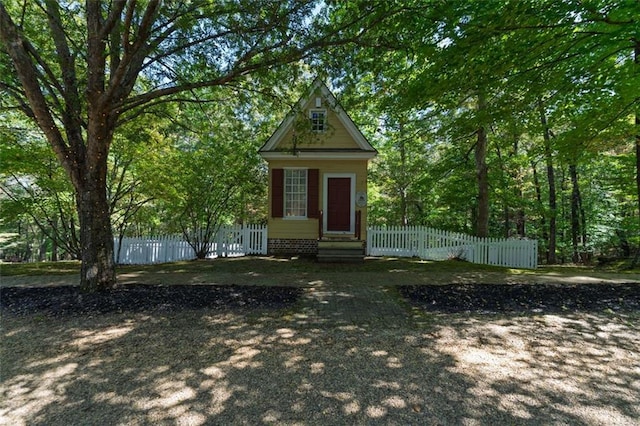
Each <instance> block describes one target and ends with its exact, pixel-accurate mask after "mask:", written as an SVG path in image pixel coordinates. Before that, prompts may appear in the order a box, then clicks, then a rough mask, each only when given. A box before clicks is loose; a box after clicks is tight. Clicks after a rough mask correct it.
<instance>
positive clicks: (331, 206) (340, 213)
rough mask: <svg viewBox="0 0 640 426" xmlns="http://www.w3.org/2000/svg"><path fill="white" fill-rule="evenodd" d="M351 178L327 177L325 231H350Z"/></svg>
mask: <svg viewBox="0 0 640 426" xmlns="http://www.w3.org/2000/svg"><path fill="white" fill-rule="evenodd" d="M351 203H352V200H351V178H348V177H339V178H328V179H327V232H350V231H351Z"/></svg>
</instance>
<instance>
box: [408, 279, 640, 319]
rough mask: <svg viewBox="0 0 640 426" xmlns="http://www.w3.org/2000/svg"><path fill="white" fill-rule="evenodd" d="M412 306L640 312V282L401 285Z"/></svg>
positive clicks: (492, 310)
mask: <svg viewBox="0 0 640 426" xmlns="http://www.w3.org/2000/svg"><path fill="white" fill-rule="evenodd" d="M399 291H400V294H402V296H403V297H404V298H405V299H407V300H408V301H409V302H410V303H411V305H413V306H415V307H418V308H420V309H424V310H425V311H429V312H440V313H460V312H473V313H557V312H602V311H607V310H610V311H615V312H629V311H636V312H640V284H633V283H629V284H571V285H569V284H450V285H434V286H401V287H400V288H399Z"/></svg>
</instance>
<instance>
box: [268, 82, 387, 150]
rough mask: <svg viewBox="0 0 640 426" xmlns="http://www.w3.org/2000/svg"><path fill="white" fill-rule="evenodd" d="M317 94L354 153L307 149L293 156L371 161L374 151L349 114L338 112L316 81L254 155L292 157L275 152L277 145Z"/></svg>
mask: <svg viewBox="0 0 640 426" xmlns="http://www.w3.org/2000/svg"><path fill="white" fill-rule="evenodd" d="M317 91H319V92H320V94H321V96H322V97H323V98H324V99H325V100H326V101H327V103H328V104H329V106H330V107H331V109H333V111H335V113H336V116H337V118H338V120H339V121H340V122H341V123H342V125H343V126H344V127H345V129H346V130H347V132H348V133H349V135H350V136H351V138H353V141H354V142H355V143H356V144H357V147H358V148H357V149H349V150H331V149H322V148H317V149H307V150H296V153H295V156H297V157H307V158H311V157H313V158H373V157H375V156H376V155H377V154H378V151H377V150H376V149H375V148H374V147H373V146H371V144H370V143H369V141H368V140H367V138H365V137H364V135H363V134H362V132H361V131H360V129H358V127H357V126H356V125H355V123H354V122H353V120H351V117H349V114H347V113H346V111H345V110H344V109H343V108H342V106H341V105H340V103H339V102H338V100H337V99H336V97H335V96H334V95H333V93H331V91H330V90H329V88H328V87H327V85H326V84H324V82H323V81H322V80H321V79H320V78H319V77H316V78H315V80H314V81H313V84H312V85H311V87H310V88H309V90H307V95H306V96H303V97H302V98H300V100H298V102H297V104H296V107H294V108H292V110H291V111H290V112H289V114H287V116H286V117H285V119H284V120H283V121H282V122H281V123H280V125H279V126H278V128H277V129H276V131H275V132H274V133H273V134H272V135H271V137H270V138H269V139H268V140H267V142H265V144H264V145H263V146H262V147H261V148H260V150H259V151H258V152H259V153H260V155H262V157H263V158H266V159H268V158H283V157H287V158H290V157H291V156H292V155H294V154H293V152H291V151H290V150H288V151H286V152H285V151H283V150H278V145H279V144H280V142H281V141H282V139H283V137H284V136H285V135H286V134H287V132H289V130H291V128H292V126H293V123H294V120H295V118H296V115H297V114H299V112H300V111H302V110H303V109H304V107H305V105H307V104H308V103H309V102H310V101H311V98H312V97H313V96H314V94H315V93H316V92H317Z"/></svg>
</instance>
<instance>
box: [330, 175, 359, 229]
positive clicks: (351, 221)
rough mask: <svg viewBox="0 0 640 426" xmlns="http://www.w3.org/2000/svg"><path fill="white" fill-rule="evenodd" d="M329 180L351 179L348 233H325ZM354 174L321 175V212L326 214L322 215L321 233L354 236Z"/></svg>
mask: <svg viewBox="0 0 640 426" xmlns="http://www.w3.org/2000/svg"><path fill="white" fill-rule="evenodd" d="M330 178H349V179H351V195H350V198H351V202H350V203H349V231H327V216H328V212H329V209H328V208H327V207H328V206H327V197H328V190H329V179H330ZM355 203H356V174H355V173H324V174H323V175H322V210H323V211H325V212H326V213H325V214H323V215H322V232H323V233H324V234H329V235H331V234H333V235H348V234H354V233H355V229H356V214H355Z"/></svg>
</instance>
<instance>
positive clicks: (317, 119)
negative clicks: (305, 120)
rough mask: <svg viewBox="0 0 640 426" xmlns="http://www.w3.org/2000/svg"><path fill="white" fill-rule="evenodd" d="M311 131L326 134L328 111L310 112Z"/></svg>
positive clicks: (313, 110) (316, 110)
mask: <svg viewBox="0 0 640 426" xmlns="http://www.w3.org/2000/svg"><path fill="white" fill-rule="evenodd" d="M309 120H310V121H311V131H313V132H324V131H325V130H326V129H327V111H325V110H324V109H312V110H310V111H309Z"/></svg>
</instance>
